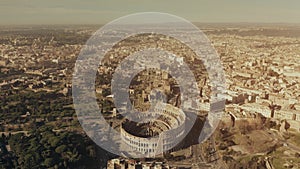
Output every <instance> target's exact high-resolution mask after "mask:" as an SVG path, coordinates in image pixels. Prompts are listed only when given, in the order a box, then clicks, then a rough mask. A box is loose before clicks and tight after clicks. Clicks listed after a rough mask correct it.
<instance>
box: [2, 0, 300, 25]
mask: <svg viewBox="0 0 300 169" xmlns="http://www.w3.org/2000/svg"><path fill="white" fill-rule="evenodd" d="M136 12H166V13H170V14H174V15H177V16H180V17H183V18H185V19H188V20H189V21H192V22H276V23H282V22H291V23H300V0H0V24H4V25H6V24H103V23H107V22H109V21H111V20H114V19H116V18H118V17H121V16H124V15H126V14H131V13H136Z"/></svg>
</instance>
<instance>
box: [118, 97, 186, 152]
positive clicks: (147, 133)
mask: <svg viewBox="0 0 300 169" xmlns="http://www.w3.org/2000/svg"><path fill="white" fill-rule="evenodd" d="M140 114H143V113H140ZM146 114H147V115H146V116H147V117H146V116H143V115H141V116H140V117H139V118H148V122H146V123H144V122H142V123H141V122H134V121H129V120H124V121H123V122H122V125H121V127H120V128H121V129H120V130H121V138H122V141H123V144H124V145H125V147H126V150H127V152H128V153H129V154H139V155H143V156H144V157H156V156H159V155H162V154H163V152H167V151H172V150H173V149H174V148H176V147H178V146H179V145H180V144H178V143H180V141H181V140H182V139H183V138H184V136H185V135H184V133H185V120H186V115H185V113H184V112H183V111H182V110H181V109H179V108H177V107H174V106H172V105H170V104H166V103H157V104H156V106H155V108H153V109H150V110H149V111H148V112H147V113H146ZM151 117H152V118H151ZM153 117H154V118H153ZM149 119H150V120H149ZM141 121H142V119H141Z"/></svg>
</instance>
